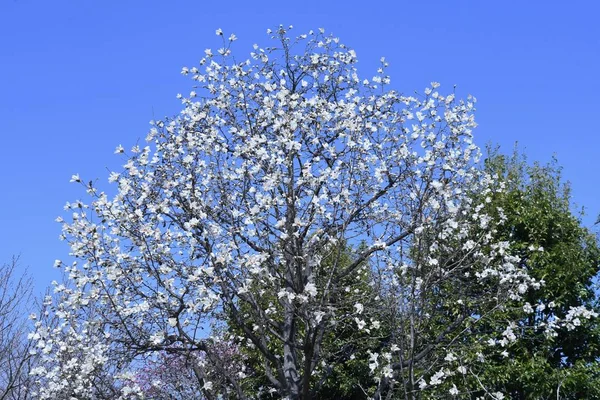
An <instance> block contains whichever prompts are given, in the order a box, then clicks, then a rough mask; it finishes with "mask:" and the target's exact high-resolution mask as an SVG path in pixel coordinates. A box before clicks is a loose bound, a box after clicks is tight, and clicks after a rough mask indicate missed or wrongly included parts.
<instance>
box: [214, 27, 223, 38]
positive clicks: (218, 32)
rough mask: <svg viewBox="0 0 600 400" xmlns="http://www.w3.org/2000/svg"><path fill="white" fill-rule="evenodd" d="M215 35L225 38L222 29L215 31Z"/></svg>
mask: <svg viewBox="0 0 600 400" xmlns="http://www.w3.org/2000/svg"><path fill="white" fill-rule="evenodd" d="M215 35H217V36H223V30H222V29H221V28H219V29H217V30H216V31H215Z"/></svg>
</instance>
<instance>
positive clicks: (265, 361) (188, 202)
mask: <svg viewBox="0 0 600 400" xmlns="http://www.w3.org/2000/svg"><path fill="white" fill-rule="evenodd" d="M290 29H291V27H290V28H283V27H280V28H279V29H277V30H276V31H275V32H271V31H269V34H270V35H271V38H272V39H273V46H272V47H266V48H261V47H259V46H256V45H255V46H254V50H253V52H251V53H250V58H249V59H248V60H242V59H238V58H235V57H234V56H233V55H232V52H231V43H232V42H233V41H234V40H235V39H236V37H235V36H234V35H231V36H230V37H229V38H228V39H227V38H226V37H225V36H224V34H223V33H222V31H221V30H217V35H218V36H220V37H221V38H222V41H223V47H222V48H220V49H219V50H218V51H215V52H213V51H211V50H206V51H205V56H204V58H202V60H201V61H200V66H198V67H193V68H184V69H183V71H182V73H183V74H184V75H189V76H191V77H192V79H193V80H194V82H195V85H196V86H195V87H194V90H193V91H191V92H190V94H189V96H178V97H179V98H180V99H181V101H182V104H183V110H182V111H181V113H180V114H179V115H178V116H177V117H175V118H172V119H166V120H164V121H156V122H153V123H152V124H153V127H152V129H151V130H150V133H149V134H148V136H147V142H148V145H147V146H146V147H142V146H135V147H133V148H132V149H131V153H130V154H127V152H126V151H125V150H124V149H123V148H122V147H121V146H119V147H118V148H117V152H118V153H124V154H125V157H127V161H126V164H125V165H124V170H123V171H122V172H120V173H117V172H113V173H111V174H110V178H109V181H110V182H114V183H116V185H117V186H118V191H117V194H116V195H115V196H114V197H111V198H109V196H108V195H107V194H105V193H104V192H101V191H100V190H99V189H98V188H97V187H96V186H94V185H93V183H92V182H90V183H89V184H87V183H84V182H83V181H82V179H81V178H80V177H79V176H77V175H75V176H73V181H75V182H78V183H81V184H82V185H83V186H84V187H85V188H86V190H87V193H88V194H89V195H90V196H91V197H92V200H91V202H90V203H89V204H86V203H83V202H80V201H77V202H74V203H70V204H67V209H69V210H72V211H73V213H72V217H71V218H69V219H68V220H62V219H60V222H62V224H63V238H64V239H65V240H66V241H67V242H68V243H69V244H70V246H71V255H72V256H73V257H75V258H76V259H77V262H74V263H72V264H69V265H64V268H65V269H66V271H67V273H68V274H69V276H70V279H69V281H68V282H67V283H66V284H64V285H57V286H56V288H55V291H56V292H57V296H58V297H57V298H58V299H60V300H58V301H55V304H54V307H55V310H56V311H55V314H56V316H57V318H58V319H59V323H58V324H56V325H55V326H54V327H47V326H45V325H44V324H43V323H41V322H40V323H38V324H37V325H36V332H35V333H34V335H33V336H34V339H35V340H36V346H37V348H38V349H39V351H40V352H41V353H42V354H43V362H42V363H41V364H40V365H39V366H38V367H37V368H36V370H35V371H34V373H35V374H36V376H37V377H38V381H39V385H40V386H39V393H38V394H37V395H38V397H39V398H41V399H63V398H65V399H66V398H85V399H92V398H93V399H100V398H111V399H113V398H122V399H126V398H127V399H135V398H145V397H146V398H156V397H157V396H158V397H160V398H163V396H164V398H167V397H168V396H172V397H168V398H199V396H203V397H204V398H207V399H217V398H238V399H245V398H271V397H272V398H288V399H309V398H316V397H319V396H320V394H321V393H322V390H324V388H325V387H331V385H332V383H331V379H332V377H335V376H340V375H344V374H346V377H347V378H348V377H350V378H352V376H355V377H356V376H358V375H352V374H351V373H346V372H344V371H347V368H348V366H349V365H354V364H352V363H355V364H359V365H355V367H356V369H361V368H362V369H361V370H363V371H366V378H364V379H363V380H362V381H356V382H353V386H354V387H355V388H358V390H359V391H358V393H361V394H362V395H363V396H364V397H373V398H378V399H379V398H384V397H385V398H392V397H394V396H400V397H402V398H417V397H420V396H426V395H428V393H429V394H431V395H432V396H434V395H438V396H442V397H447V396H449V395H454V396H466V397H469V396H471V392H473V391H477V393H480V394H478V395H480V396H481V397H482V398H483V397H487V398H502V396H503V395H502V394H501V393H494V392H489V391H487V390H486V388H485V387H475V388H472V387H466V386H465V387H461V386H460V382H461V381H460V379H456V377H457V376H461V375H465V376H467V375H469V374H472V373H474V371H476V368H475V367H474V366H475V365H477V363H482V362H485V360H486V357H497V356H499V355H500V354H501V353H502V352H504V351H506V348H507V345H508V344H509V343H510V342H511V341H512V340H514V339H515V338H516V337H517V336H519V335H520V332H521V330H520V327H519V326H517V325H516V324H515V323H512V322H511V321H505V326H504V327H503V329H501V330H499V331H497V332H486V333H485V334H481V333H480V332H481V330H474V329H473V326H476V325H477V324H480V323H483V321H485V320H486V319H487V318H492V317H493V316H494V314H495V313H496V312H499V311H501V310H502V309H503V307H505V305H506V304H508V303H512V304H515V302H516V304H518V302H519V301H520V298H521V296H522V295H523V294H524V293H525V292H526V291H527V290H528V288H530V287H532V286H534V287H538V286H539V284H540V283H539V282H536V281H534V280H533V279H532V278H530V277H529V275H528V274H527V270H526V268H525V267H524V265H523V264H522V263H520V260H519V259H518V258H516V257H514V256H512V255H511V248H510V243H508V242H495V241H494V234H493V233H494V231H495V229H496V226H498V224H500V223H502V219H503V218H502V213H501V212H500V213H494V214H493V215H500V216H499V217H497V216H493V215H492V214H490V215H488V213H486V212H485V203H486V201H489V199H490V198H491V197H492V196H493V195H494V193H496V192H497V191H499V190H502V188H501V187H499V185H497V184H496V180H494V178H493V177H491V176H488V175H486V174H484V173H482V172H480V169H478V168H477V162H478V158H479V154H480V153H479V149H478V147H477V146H476V145H475V144H474V143H473V139H472V129H473V128H474V127H475V125H476V124H475V121H474V116H473V111H474V103H475V99H474V98H472V97H469V98H468V99H467V100H466V101H462V100H457V99H456V98H455V96H454V94H452V93H451V94H447V95H443V94H442V93H441V92H439V91H438V86H439V85H438V84H437V83H432V84H431V87H429V88H427V89H425V91H424V93H423V94H421V95H412V96H406V95H402V94H401V93H398V92H396V91H394V90H391V89H389V88H388V87H389V84H390V78H389V77H388V76H387V75H386V67H387V63H386V62H385V60H384V59H383V58H382V59H381V66H380V68H379V69H378V70H377V73H376V74H375V76H373V77H372V78H370V79H364V78H359V75H358V73H357V71H356V68H355V65H356V62H357V58H356V54H355V52H354V51H353V50H351V49H349V48H348V47H346V46H345V45H343V44H342V43H341V42H340V41H339V40H338V39H337V38H334V37H331V36H328V35H326V34H325V33H324V31H323V30H319V31H317V32H309V33H308V34H306V35H300V36H298V37H295V38H294V37H291V36H290V35H289V30H290ZM473 193H477V196H473ZM474 199H481V201H479V200H477V201H476V200H474ZM480 203H481V204H480ZM57 264H58V265H61V264H62V263H61V262H60V261H58V262H57ZM581 315H589V313H587V314H586V310H584V309H581V310H574V311H573V313H572V315H571V316H570V317H569V318H571V319H574V318H577V317H578V316H581ZM561 323H569V322H568V321H561V320H554V321H553V323H552V324H548V326H547V327H546V329H547V331H548V333H549V334H551V333H552V329H553V326H554V325H560V324H561ZM332 332H335V333H336V334H335V335H332ZM473 332H478V333H479V336H477V337H472V333H473ZM474 348H475V349H477V351H476V352H473V349H474ZM250 359H251V361H250ZM168 365H172V366H173V368H177V370H178V371H180V375H179V377H181V378H184V379H185V382H186V384H185V385H177V384H176V382H174V380H175V381H176V380H177V377H173V374H172V373H169V371H168V370H167V371H165V370H164V369H163V367H164V366H168ZM171 371H172V370H171ZM169 376H170V378H169ZM450 378H452V379H450ZM473 381H475V382H477V380H476V379H475V380H474V379H468V380H467V379H465V380H464V382H473ZM257 382H258V383H257ZM450 382H452V383H450ZM351 383H352V382H351ZM182 386H184V387H182ZM157 388H158V389H157ZM159 389H160V391H159V392H157V390H159ZM165 390H166V391H169V392H170V393H171V394H168V395H167V394H166V393H165ZM153 391H154V392H153ZM153 393H154V394H153ZM156 393H162V394H156Z"/></svg>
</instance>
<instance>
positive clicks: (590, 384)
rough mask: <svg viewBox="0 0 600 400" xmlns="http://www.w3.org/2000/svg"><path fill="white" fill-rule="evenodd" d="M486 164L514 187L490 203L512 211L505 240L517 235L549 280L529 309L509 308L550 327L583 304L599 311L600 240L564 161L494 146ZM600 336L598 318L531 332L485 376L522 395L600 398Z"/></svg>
mask: <svg viewBox="0 0 600 400" xmlns="http://www.w3.org/2000/svg"><path fill="white" fill-rule="evenodd" d="M486 168H487V169H488V170H489V172H490V173H493V174H496V175H498V176H499V177H500V179H501V180H502V181H503V182H505V184H506V186H507V190H506V191H505V192H504V193H502V194H499V195H497V196H495V197H494V199H493V201H492V202H491V203H490V208H494V207H495V208H501V209H502V210H503V212H504V213H505V214H506V217H507V223H506V224H504V226H503V228H502V229H500V230H499V231H498V235H499V238H501V239H504V240H511V241H512V242H513V248H514V249H515V250H518V251H519V252H520V254H521V258H522V260H523V261H522V262H523V263H524V264H525V265H526V267H527V268H528V270H529V273H530V275H532V276H534V277H535V278H536V279H538V280H543V281H544V285H543V286H541V287H540V288H538V289H536V290H533V291H530V292H529V293H528V294H527V295H526V297H525V299H526V300H527V305H526V307H519V306H517V305H515V307H513V308H510V309H509V310H507V313H509V314H511V315H510V317H514V316H518V315H520V318H521V321H522V322H521V324H520V326H523V327H525V326H535V325H537V326H540V325H546V326H547V325H549V324H552V323H553V321H555V320H556V319H558V320H564V319H565V317H566V316H567V315H568V314H569V313H570V312H572V310H573V309H577V308H579V307H586V308H588V309H590V310H595V311H598V310H599V309H598V295H597V289H596V286H595V281H596V279H597V277H598V271H599V270H600V249H599V247H598V242H597V238H596V237H595V235H594V234H592V233H591V232H590V231H589V230H588V229H586V228H585V227H583V226H582V223H581V220H580V218H579V217H578V216H577V215H575V214H574V213H573V205H572V204H571V197H570V190H569V186H568V184H565V183H563V182H562V180H561V174H560V168H559V167H558V166H557V162H556V160H553V161H552V162H551V163H550V164H547V165H540V164H537V163H536V164H534V165H532V166H530V165H528V164H527V163H526V159H525V157H524V156H522V155H520V154H519V153H518V152H517V151H516V150H515V152H514V154H513V155H512V157H505V156H503V155H501V154H499V153H498V152H497V151H493V150H492V151H490V155H489V157H488V159H487V160H486ZM599 335H600V326H599V324H598V320H597V319H592V320H589V321H588V320H585V319H581V320H579V319H577V320H575V321H574V324H573V325H570V326H567V327H564V328H562V329H559V330H557V331H556V332H555V333H554V334H553V335H551V336H550V337H548V335H546V334H545V333H544V330H543V329H537V330H533V331H530V332H528V334H527V335H526V337H525V338H523V339H521V340H519V341H517V342H515V343H514V344H513V345H512V346H511V353H512V354H513V355H512V357H511V359H510V360H508V359H504V360H501V359H497V360H494V362H490V363H488V364H486V369H485V371H484V374H483V375H484V377H485V379H486V380H489V381H490V382H493V383H494V386H495V387H497V388H498V390H502V391H503V392H505V393H508V394H510V396H511V398H515V399H534V398H536V399H537V398H550V397H552V398H565V399H575V398H590V399H591V398H600V369H599V365H598V358H597V357H598V353H599V351H600V336H599ZM482 379H483V378H482Z"/></svg>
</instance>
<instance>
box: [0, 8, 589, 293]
mask: <svg viewBox="0 0 600 400" xmlns="http://www.w3.org/2000/svg"><path fill="white" fill-rule="evenodd" d="M598 15H600V5H598V3H597V2H596V1H592V0H589V1H570V2H565V1H553V0H546V1H539V0H534V1H497V2H490V1H450V0H438V1H416V0H413V1H404V0H395V1H394V0H382V1H353V0H346V1H324V0H319V1H314V0H303V1H237V0H230V1H223V2H220V1H202V0H195V1H191V0H188V1H184V0H172V1H166V0H144V1H141V0H139V1H133V0H131V1H125V0H124V1H117V0H103V1H92V0H71V1H65V0H52V1H47V0H3V1H1V2H0V123H1V125H0V126H1V131H0V132H1V133H0V137H1V138H2V144H1V146H2V147H1V148H2V150H3V151H2V155H1V156H0V188H1V190H2V195H1V196H0V223H1V224H0V243H2V245H1V246H0V262H5V261H9V259H10V257H11V255H13V254H19V253H20V254H21V257H22V262H23V264H24V265H28V266H29V269H30V271H31V272H32V273H33V274H34V275H35V277H36V284H37V286H38V287H37V289H38V290H42V289H43V288H44V286H45V285H46V284H47V283H49V282H50V281H51V280H52V279H55V278H56V277H57V276H58V274H57V272H55V271H54V270H53V268H52V264H53V261H54V259H56V258H65V257H66V254H67V253H68V251H69V250H68V248H67V246H66V244H65V243H62V242H60V241H59V240H58V235H59V233H60V226H59V224H57V223H56V222H54V219H55V218H56V217H57V216H58V215H65V213H64V212H63V211H62V207H63V205H64V203H65V202H66V201H72V200H75V199H78V198H81V199H85V193H84V192H83V190H82V188H80V187H78V186H74V185H73V184H69V179H70V177H71V175H72V174H73V173H79V174H81V176H82V178H83V179H86V180H89V179H98V184H99V185H100V187H104V188H107V187H108V184H107V177H108V172H107V168H111V169H118V168H119V166H120V164H121V162H122V161H121V160H120V159H119V158H118V157H116V156H115V155H113V151H114V148H115V146H116V145H118V144H123V145H124V146H125V147H129V146H131V145H133V144H135V143H136V141H138V140H143V138H144V137H145V135H146V132H147V130H148V121H149V120H151V119H153V118H161V117H163V116H165V115H172V114H174V113H176V112H177V111H178V110H179V102H178V101H177V100H176V99H175V95H176V94H177V93H178V92H182V93H186V92H188V91H189V90H190V86H191V81H190V80H189V79H188V78H184V77H182V76H181V75H180V74H179V72H180V71H181V67H182V66H190V67H191V66H193V65H195V64H196V62H197V61H198V60H199V59H200V57H201V55H202V54H203V51H204V49H205V48H208V47H212V48H218V47H219V44H220V42H219V40H218V38H217V37H216V36H215V34H214V31H215V29H216V28H222V29H223V30H224V31H225V32H226V33H227V34H229V33H235V34H236V35H237V36H238V37H239V38H240V40H239V41H237V42H236V43H235V47H234V51H236V52H237V53H238V54H244V55H246V54H248V53H249V51H250V49H251V45H252V44H253V43H261V44H266V43H267V36H266V34H265V31H266V29H267V28H273V27H275V26H276V25H278V24H284V25H290V24H293V25H294V27H295V30H296V32H297V33H298V34H300V33H303V31H308V30H309V29H316V28H319V27H324V28H325V29H326V30H328V31H330V32H333V33H334V34H336V35H337V36H339V37H341V39H342V41H343V42H344V43H346V44H347V45H349V46H351V47H353V48H354V49H355V50H356V52H357V54H358V57H359V60H360V62H359V70H360V71H359V72H361V74H363V75H365V76H366V77H370V76H372V74H373V72H374V69H375V68H376V67H375V66H376V64H377V62H378V60H379V58H380V57H381V56H385V57H386V58H387V60H388V61H389V62H390V65H391V68H390V74H391V76H392V84H393V86H394V87H395V88H396V89H398V90H400V91H403V92H405V93H409V92H412V91H414V90H422V89H423V88H424V87H425V86H426V85H427V84H428V83H429V82H431V81H438V82H441V83H442V89H444V88H446V89H447V90H451V89H452V86H453V85H454V84H457V85H458V93H459V94H460V95H462V96H466V95H467V94H469V93H470V94H473V95H475V96H476V97H477V98H478V101H479V102H478V114H477V119H478V122H479V128H478V129H477V131H476V138H477V141H478V143H479V144H480V145H485V144H486V143H487V142H493V143H499V144H501V145H502V147H503V148H504V150H505V151H510V150H511V149H512V146H513V144H514V142H515V141H519V143H520V146H521V147H522V148H524V149H525V151H526V153H527V154H528V156H529V159H530V160H532V161H533V160H541V161H548V160H549V159H550V157H551V155H552V154H553V153H556V154H557V156H558V158H559V161H560V163H561V164H562V165H563V166H564V176H565V178H566V179H568V180H570V181H571V182H572V186H573V195H574V200H575V201H576V202H577V204H579V205H580V206H586V208H587V209H588V214H589V215H588V217H587V218H586V220H585V221H586V223H587V224H588V225H591V223H592V222H593V220H594V218H595V216H596V215H597V214H598V212H599V211H600V196H599V194H600V184H599V183H600V182H599V181H600V177H599V173H600V169H599V166H600V138H599V137H600V131H599V130H600V128H599V123H598V121H597V116H598V115H600V77H599V73H600V21H598Z"/></svg>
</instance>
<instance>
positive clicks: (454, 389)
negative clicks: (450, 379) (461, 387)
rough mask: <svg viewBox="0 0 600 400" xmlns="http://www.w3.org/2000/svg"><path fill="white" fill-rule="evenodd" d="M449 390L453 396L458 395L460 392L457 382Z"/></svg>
mask: <svg viewBox="0 0 600 400" xmlns="http://www.w3.org/2000/svg"><path fill="white" fill-rule="evenodd" d="M449 392H450V394H451V395H452V396H456V395H457V394H458V388H457V387H456V385H455V384H452V387H451V388H450V390H449Z"/></svg>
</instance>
